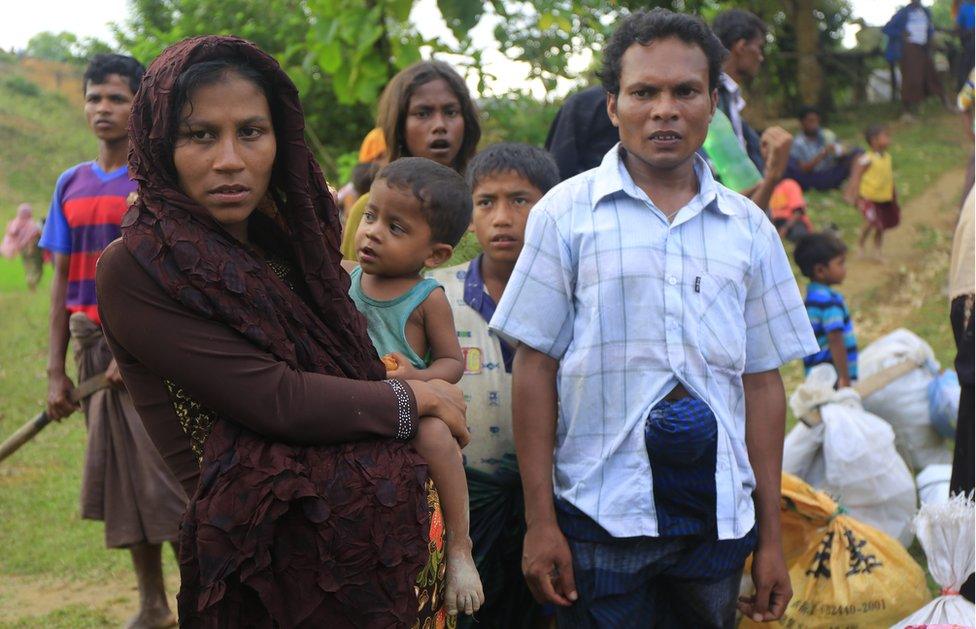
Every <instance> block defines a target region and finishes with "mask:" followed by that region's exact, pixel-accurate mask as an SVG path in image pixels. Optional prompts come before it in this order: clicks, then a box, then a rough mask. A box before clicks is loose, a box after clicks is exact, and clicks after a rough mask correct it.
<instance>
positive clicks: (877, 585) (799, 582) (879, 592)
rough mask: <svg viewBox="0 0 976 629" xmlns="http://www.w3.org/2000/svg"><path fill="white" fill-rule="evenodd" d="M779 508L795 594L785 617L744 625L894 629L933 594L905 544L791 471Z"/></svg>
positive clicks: (785, 477)
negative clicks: (850, 511)
mask: <svg viewBox="0 0 976 629" xmlns="http://www.w3.org/2000/svg"><path fill="white" fill-rule="evenodd" d="M780 508H781V512H780V521H781V524H782V530H783V552H784V555H785V557H786V565H787V568H788V569H789V571H790V582H791V583H792V585H793V599H792V600H791V601H790V603H789V605H788V606H787V608H786V613H785V614H784V615H783V618H782V619H781V620H780V621H779V622H771V623H755V622H753V621H752V620H750V619H749V618H743V619H742V621H741V622H740V624H739V627H740V629H743V628H747V629H761V628H774V627H796V628H804V629H813V628H818V629H827V628H828V627H845V628H856V629H860V628H864V629H868V628H871V629H874V628H875V627H889V626H891V624H892V623H895V622H897V621H898V620H899V619H901V618H904V617H905V616H906V615H907V614H908V613H911V611H912V610H915V609H918V608H919V607H920V606H922V605H924V604H925V603H927V602H928V601H929V600H930V599H931V596H930V595H929V591H928V588H927V587H926V583H925V573H924V572H923V571H922V568H921V566H919V565H918V564H917V563H916V562H915V560H914V559H912V557H911V555H909V554H908V552H907V551H906V550H905V549H904V548H903V547H902V545H901V544H899V543H898V541H897V540H895V539H893V538H892V537H890V536H888V535H886V534H885V533H883V532H882V531H879V530H878V529H876V528H874V527H872V526H870V525H867V524H864V523H862V522H860V521H858V520H857V519H855V518H854V517H852V516H850V515H847V514H846V512H845V510H844V509H843V508H842V507H839V506H838V505H837V503H835V502H834V501H833V500H831V498H830V496H828V495H827V494H825V493H823V492H821V491H817V490H815V489H813V488H812V487H810V486H809V485H807V484H806V483H804V482H803V481H801V480H800V479H798V478H796V477H795V476H792V475H790V474H785V473H784V474H783V492H782V499H781V503H780Z"/></svg>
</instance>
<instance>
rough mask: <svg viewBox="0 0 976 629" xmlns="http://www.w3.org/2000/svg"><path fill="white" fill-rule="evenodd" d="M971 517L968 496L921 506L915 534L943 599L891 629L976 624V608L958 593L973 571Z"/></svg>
mask: <svg viewBox="0 0 976 629" xmlns="http://www.w3.org/2000/svg"><path fill="white" fill-rule="evenodd" d="M974 518H976V508H974V505H973V500H972V496H971V495H970V496H968V497H967V496H963V495H961V494H960V495H956V496H953V497H952V498H951V499H950V500H947V501H945V502H941V503H939V504H930V505H923V506H922V508H921V509H920V510H919V513H918V517H916V518H915V535H916V536H917V537H918V541H919V542H920V543H921V544H922V548H923V549H924V550H925V556H926V557H927V558H928V565H929V573H930V574H931V575H932V578H933V579H935V582H936V583H938V584H939V587H941V588H942V596H939V597H938V598H936V599H935V600H933V601H932V602H931V603H929V604H928V605H925V606H924V607H922V608H921V609H919V610H918V611H916V612H915V613H913V614H911V615H910V616H908V617H907V618H904V619H902V620H900V621H899V622H897V623H895V625H893V627H895V628H896V629H908V628H910V627H911V628H915V627H918V628H922V627H926V628H929V629H932V628H934V627H949V626H952V627H972V626H973V625H974V623H976V606H973V604H972V603H970V602H969V601H967V600H966V599H964V598H963V597H962V596H960V594H959V588H960V587H962V584H963V582H964V581H965V580H966V578H967V577H968V576H969V575H970V574H972V573H973V571H974V570H976V553H974V551H973V544H974V542H976V539H974V537H976V536H974V528H973V520H974Z"/></svg>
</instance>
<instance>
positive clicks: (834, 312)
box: [793, 234, 857, 388]
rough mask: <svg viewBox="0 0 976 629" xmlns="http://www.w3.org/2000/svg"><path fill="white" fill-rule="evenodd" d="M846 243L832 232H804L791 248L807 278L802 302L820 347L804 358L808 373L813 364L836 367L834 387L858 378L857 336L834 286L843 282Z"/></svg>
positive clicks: (849, 316)
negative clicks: (805, 233)
mask: <svg viewBox="0 0 976 629" xmlns="http://www.w3.org/2000/svg"><path fill="white" fill-rule="evenodd" d="M846 253H847V247H846V246H845V245H844V243H843V242H842V241H841V240H840V239H839V238H837V237H836V236H834V235H832V234H810V235H809V236H804V237H803V238H802V239H801V240H800V242H798V243H797V244H796V249H794V250H793V259H794V260H796V265H797V266H798V267H800V272H801V273H803V275H805V276H806V277H808V278H809V279H810V285H809V286H807V297H806V299H805V300H804V303H805V304H806V307H807V314H808V315H809V316H810V324H811V325H812V326H813V333H814V334H815V335H816V336H817V343H818V344H819V345H820V351H819V352H817V353H816V354H810V355H809V356H806V357H805V358H804V359H803V367H804V369H805V370H806V372H807V373H809V372H810V369H811V368H812V367H813V366H814V365H819V364H821V363H830V364H832V365H833V366H834V368H835V369H836V370H837V387H838V388H840V387H849V386H851V383H852V382H854V381H855V380H857V339H856V338H855V337H854V327H853V326H852V325H851V314H850V312H848V310H847V304H846V303H845V302H844V296H843V295H841V294H840V293H839V292H837V291H836V290H834V289H833V288H831V287H833V286H837V285H839V284H841V283H843V282H844V278H845V277H846V276H847V268H846V267H845V266H844V258H845V255H846Z"/></svg>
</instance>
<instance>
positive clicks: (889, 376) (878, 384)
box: [799, 359, 924, 428]
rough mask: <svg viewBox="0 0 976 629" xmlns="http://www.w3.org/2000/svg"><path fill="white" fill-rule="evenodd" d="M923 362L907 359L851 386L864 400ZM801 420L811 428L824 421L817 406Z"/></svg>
mask: <svg viewBox="0 0 976 629" xmlns="http://www.w3.org/2000/svg"><path fill="white" fill-rule="evenodd" d="M923 364H924V362H919V361H917V360H912V359H906V360H903V361H901V362H899V363H895V364H894V365H892V366H890V367H886V368H885V369H882V370H881V371H879V372H877V373H875V374H872V375H870V376H868V377H867V378H865V379H864V380H858V381H857V383H856V384H855V385H854V386H852V387H851V388H852V389H854V390H855V391H857V394H858V395H860V396H861V399H862V400H863V399H864V398H866V397H868V396H869V395H871V394H873V393H877V392H878V391H880V390H881V389H883V388H885V387H886V386H888V385H889V384H891V383H892V382H894V381H895V380H897V379H898V378H901V377H902V376H904V375H906V374H908V373H910V372H912V371H914V370H915V369H918V368H919V367H921V366H922V365H923ZM799 420H800V421H801V422H803V423H804V424H806V425H807V426H809V427H810V428H813V427H814V426H816V425H818V424H820V423H821V422H822V421H823V417H822V416H821V415H820V408H819V407H817V408H815V409H813V410H812V411H810V412H809V413H807V414H806V415H804V416H803V417H800V418H799Z"/></svg>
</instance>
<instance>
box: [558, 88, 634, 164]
mask: <svg viewBox="0 0 976 629" xmlns="http://www.w3.org/2000/svg"><path fill="white" fill-rule="evenodd" d="M619 140H620V136H619V134H618V133H617V128H616V127H614V126H613V123H612V122H610V116H608V115H607V92H606V91H605V90H604V89H603V86H602V85H594V86H593V87H588V88H586V89H585V90H583V91H582V92H577V93H575V94H573V95H572V96H570V97H569V98H567V99H566V101H565V102H564V103H563V106H562V107H560V109H559V111H558V112H557V113H556V117H555V119H553V121H552V125H551V126H550V127H549V135H547V136H546V150H547V151H549V153H550V154H552V157H553V159H555V160H556V166H558V167H559V179H560V181H565V180H567V179H569V178H570V177H572V176H573V175H578V174H580V173H581V172H584V171H587V170H590V169H591V168H596V167H597V166H599V165H600V162H601V161H603V156H604V155H606V154H607V151H609V150H610V147H611V146H613V145H614V144H616V143H617V142H618V141H619Z"/></svg>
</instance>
